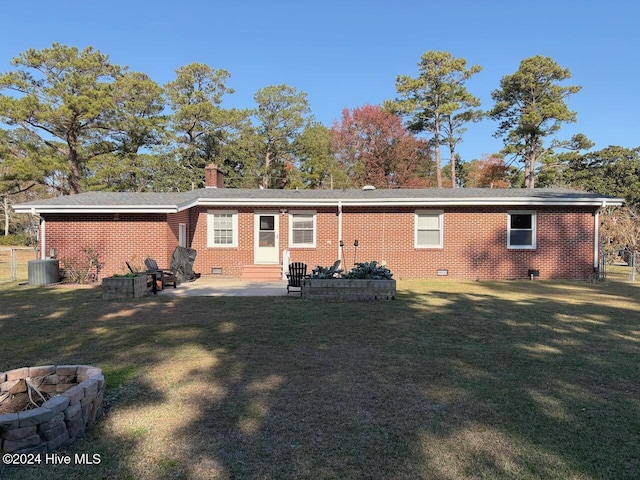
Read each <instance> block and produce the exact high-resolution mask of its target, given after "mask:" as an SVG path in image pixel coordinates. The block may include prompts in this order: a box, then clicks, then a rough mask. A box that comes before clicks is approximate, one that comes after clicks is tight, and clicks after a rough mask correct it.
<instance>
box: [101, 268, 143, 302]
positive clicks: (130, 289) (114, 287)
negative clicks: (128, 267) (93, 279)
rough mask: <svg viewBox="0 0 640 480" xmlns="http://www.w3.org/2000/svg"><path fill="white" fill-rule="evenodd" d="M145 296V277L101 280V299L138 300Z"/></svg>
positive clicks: (136, 276)
mask: <svg viewBox="0 0 640 480" xmlns="http://www.w3.org/2000/svg"><path fill="white" fill-rule="evenodd" d="M146 294H147V275H146V274H144V275H135V276H121V277H106V278H103V279H102V298H104V299H105V300H112V299H115V298H138V297H142V296H144V295H146Z"/></svg>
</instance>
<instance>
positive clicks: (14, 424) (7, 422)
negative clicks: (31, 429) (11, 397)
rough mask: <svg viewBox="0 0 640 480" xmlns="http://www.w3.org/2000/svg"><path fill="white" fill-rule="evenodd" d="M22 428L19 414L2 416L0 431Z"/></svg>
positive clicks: (0, 417) (0, 418)
mask: <svg viewBox="0 0 640 480" xmlns="http://www.w3.org/2000/svg"><path fill="white" fill-rule="evenodd" d="M19 426H20V419H19V418H18V414H17V413H5V414H4V415H0V431H2V430H13V429H15V428H18V427H19Z"/></svg>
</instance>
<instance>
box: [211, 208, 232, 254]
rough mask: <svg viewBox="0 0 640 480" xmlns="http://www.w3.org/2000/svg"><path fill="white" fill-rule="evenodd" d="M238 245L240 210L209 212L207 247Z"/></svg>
mask: <svg viewBox="0 0 640 480" xmlns="http://www.w3.org/2000/svg"><path fill="white" fill-rule="evenodd" d="M237 246H238V212H236V211H216V210H209V211H208V212H207V247H237Z"/></svg>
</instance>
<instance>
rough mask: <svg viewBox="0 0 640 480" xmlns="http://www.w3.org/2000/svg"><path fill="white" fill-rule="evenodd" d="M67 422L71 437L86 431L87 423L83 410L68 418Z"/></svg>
mask: <svg viewBox="0 0 640 480" xmlns="http://www.w3.org/2000/svg"><path fill="white" fill-rule="evenodd" d="M65 423H66V425H67V430H69V436H70V437H71V438H75V437H77V436H80V435H82V433H84V428H85V423H84V421H83V420H82V412H80V411H78V412H77V413H76V414H75V415H74V416H73V417H70V418H68V419H67V420H66V421H65Z"/></svg>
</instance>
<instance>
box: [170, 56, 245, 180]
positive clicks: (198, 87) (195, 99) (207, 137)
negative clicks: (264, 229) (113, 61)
mask: <svg viewBox="0 0 640 480" xmlns="http://www.w3.org/2000/svg"><path fill="white" fill-rule="evenodd" d="M229 77H230V74H229V72H227V71H226V70H214V69H212V68H211V67H209V66H208V65H205V64H202V63H191V64H189V65H186V66H183V67H180V68H178V69H177V70H176V79H175V80H173V81H171V82H169V83H167V84H166V85H165V87H164V88H165V94H166V96H167V99H168V103H169V106H170V108H171V109H172V110H173V115H172V117H171V123H170V125H171V129H172V131H173V133H174V135H175V137H176V140H177V146H176V148H175V154H176V156H177V161H178V162H179V165H180V166H181V167H182V169H183V172H184V175H183V179H184V181H185V185H184V186H183V188H188V185H189V184H191V185H192V186H193V187H196V186H197V187H200V186H203V185H204V167H205V166H206V165H207V164H209V163H211V162H214V161H217V160H216V158H215V156H216V154H217V153H218V152H219V149H220V148H221V145H223V144H224V143H225V142H226V141H227V139H228V136H229V135H230V134H231V131H232V130H234V129H236V128H238V125H239V124H240V123H241V122H242V121H243V119H245V118H246V116H247V115H248V112H247V111H244V110H236V109H224V108H222V107H221V104H222V101H223V98H224V96H225V95H228V94H232V93H234V91H233V89H231V88H229V87H227V85H226V83H227V81H228V79H229Z"/></svg>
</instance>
